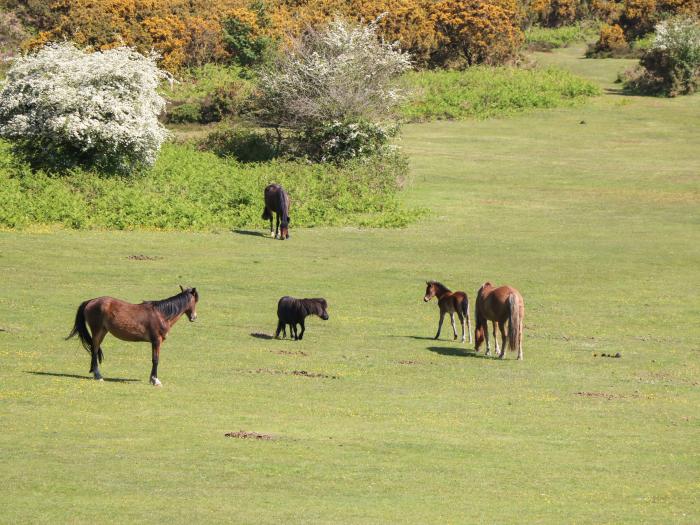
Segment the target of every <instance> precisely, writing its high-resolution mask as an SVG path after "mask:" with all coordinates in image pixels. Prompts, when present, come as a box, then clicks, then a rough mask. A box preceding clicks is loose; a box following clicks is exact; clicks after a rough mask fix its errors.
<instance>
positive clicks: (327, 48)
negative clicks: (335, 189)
mask: <svg viewBox="0 0 700 525" xmlns="http://www.w3.org/2000/svg"><path fill="white" fill-rule="evenodd" d="M410 68H411V61H410V56H409V54H408V53H405V52H402V51H401V50H400V49H399V47H398V44H397V43H387V42H384V41H382V40H381V39H380V38H379V36H378V34H377V25H376V23H371V24H356V23H351V22H347V21H345V20H342V19H336V20H334V21H332V22H331V23H330V24H328V25H327V26H325V27H322V28H320V29H308V30H307V31H306V32H305V33H304V34H302V35H301V36H300V37H298V38H297V39H296V40H294V41H293V42H292V45H291V46H290V48H289V49H288V50H287V51H286V52H283V53H282V54H281V55H280V56H279V57H278V58H277V60H276V61H274V63H273V64H272V65H271V66H270V67H269V68H268V69H266V70H265V71H263V72H262V74H261V75H260V83H259V96H258V100H257V107H258V113H257V118H258V122H259V123H260V124H263V125H266V126H270V127H273V128H276V129H280V128H281V129H286V130H288V131H290V132H292V133H293V134H295V136H296V137H297V138H300V139H301V142H302V143H304V142H305V147H304V148H303V149H306V150H307V152H309V153H312V155H313V154H315V155H316V156H321V157H324V155H325V154H329V155H330V156H338V155H340V156H343V155H345V156H355V155H356V154H360V153H361V150H362V148H364V149H365V150H367V151H370V150H372V147H371V144H370V143H372V142H376V141H379V142H382V141H386V137H387V128H388V126H387V123H388V122H389V121H390V120H391V118H392V115H393V109H394V108H395V106H396V104H397V103H398V102H399V101H400V100H401V92H400V90H399V89H397V87H396V79H397V78H398V77H399V75H401V73H403V72H404V71H406V70H408V69H410ZM339 145H340V146H339Z"/></svg>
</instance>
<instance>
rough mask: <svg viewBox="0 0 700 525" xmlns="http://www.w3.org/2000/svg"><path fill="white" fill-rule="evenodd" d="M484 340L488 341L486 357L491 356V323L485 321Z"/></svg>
mask: <svg viewBox="0 0 700 525" xmlns="http://www.w3.org/2000/svg"><path fill="white" fill-rule="evenodd" d="M483 331H484V339H486V353H485V354H484V355H491V342H490V341H489V322H488V321H487V320H484V324H483Z"/></svg>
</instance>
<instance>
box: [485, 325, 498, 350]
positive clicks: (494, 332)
mask: <svg viewBox="0 0 700 525" xmlns="http://www.w3.org/2000/svg"><path fill="white" fill-rule="evenodd" d="M491 326H492V327H493V344H494V345H495V346H496V353H497V354H499V355H500V350H499V349H498V336H497V335H496V326H498V322H497V321H491ZM486 329H487V330H488V326H487V327H486Z"/></svg>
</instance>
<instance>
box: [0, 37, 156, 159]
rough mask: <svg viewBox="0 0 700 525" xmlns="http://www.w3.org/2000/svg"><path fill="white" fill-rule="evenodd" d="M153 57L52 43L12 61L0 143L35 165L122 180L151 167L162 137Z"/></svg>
mask: <svg viewBox="0 0 700 525" xmlns="http://www.w3.org/2000/svg"><path fill="white" fill-rule="evenodd" d="M155 59H156V56H147V57H145V56H143V55H141V54H139V53H138V52H136V51H134V50H132V49H130V48H127V47H120V48H116V49H110V50H108V51H101V52H94V53H90V52H86V51H81V50H79V49H77V48H76V47H75V46H73V45H72V44H70V43H61V44H50V45H47V46H46V47H44V48H43V49H41V50H39V51H38V52H37V53H35V54H31V55H26V56H23V57H20V58H17V59H15V60H14V63H13V64H12V66H11V68H10V70H9V71H8V73H7V79H6V81H5V83H4V85H3V86H2V91H0V136H1V137H3V138H5V139H8V140H9V141H11V142H12V143H13V146H14V147H15V149H16V150H18V151H19V152H21V153H22V154H24V155H25V156H26V157H27V158H28V159H29V160H30V161H32V162H33V163H35V164H37V165H41V166H46V167H51V168H65V167H68V166H73V165H86V166H95V167H99V168H102V169H106V170H110V171H115V172H121V173H127V172H129V171H131V170H134V169H139V168H142V167H145V166H151V165H152V164H153V163H154V162H155V160H156V156H157V154H158V150H159V149H160V146H161V144H162V143H163V141H164V140H165V139H166V138H167V135H168V132H167V130H166V129H165V128H164V127H163V126H162V125H161V124H160V123H159V122H158V115H159V114H160V113H161V111H163V109H164V107H165V100H164V99H163V98H162V97H161V96H160V95H159V94H158V93H157V91H156V88H157V87H158V85H159V84H160V82H161V81H162V80H163V79H165V78H167V77H168V75H167V73H165V72H163V71H161V70H160V69H158V67H157V65H156V61H155Z"/></svg>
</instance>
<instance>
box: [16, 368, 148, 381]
mask: <svg viewBox="0 0 700 525" xmlns="http://www.w3.org/2000/svg"><path fill="white" fill-rule="evenodd" d="M24 373H25V374H32V375H35V376H52V377H69V378H71V379H89V380H91V381H94V378H93V377H92V376H80V375H77V374H59V373H58V372H32V371H29V370H25V371H24ZM103 379H104V380H105V381H106V382H108V383H133V382H136V381H141V380H140V379H126V378H122V377H105V378H103Z"/></svg>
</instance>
